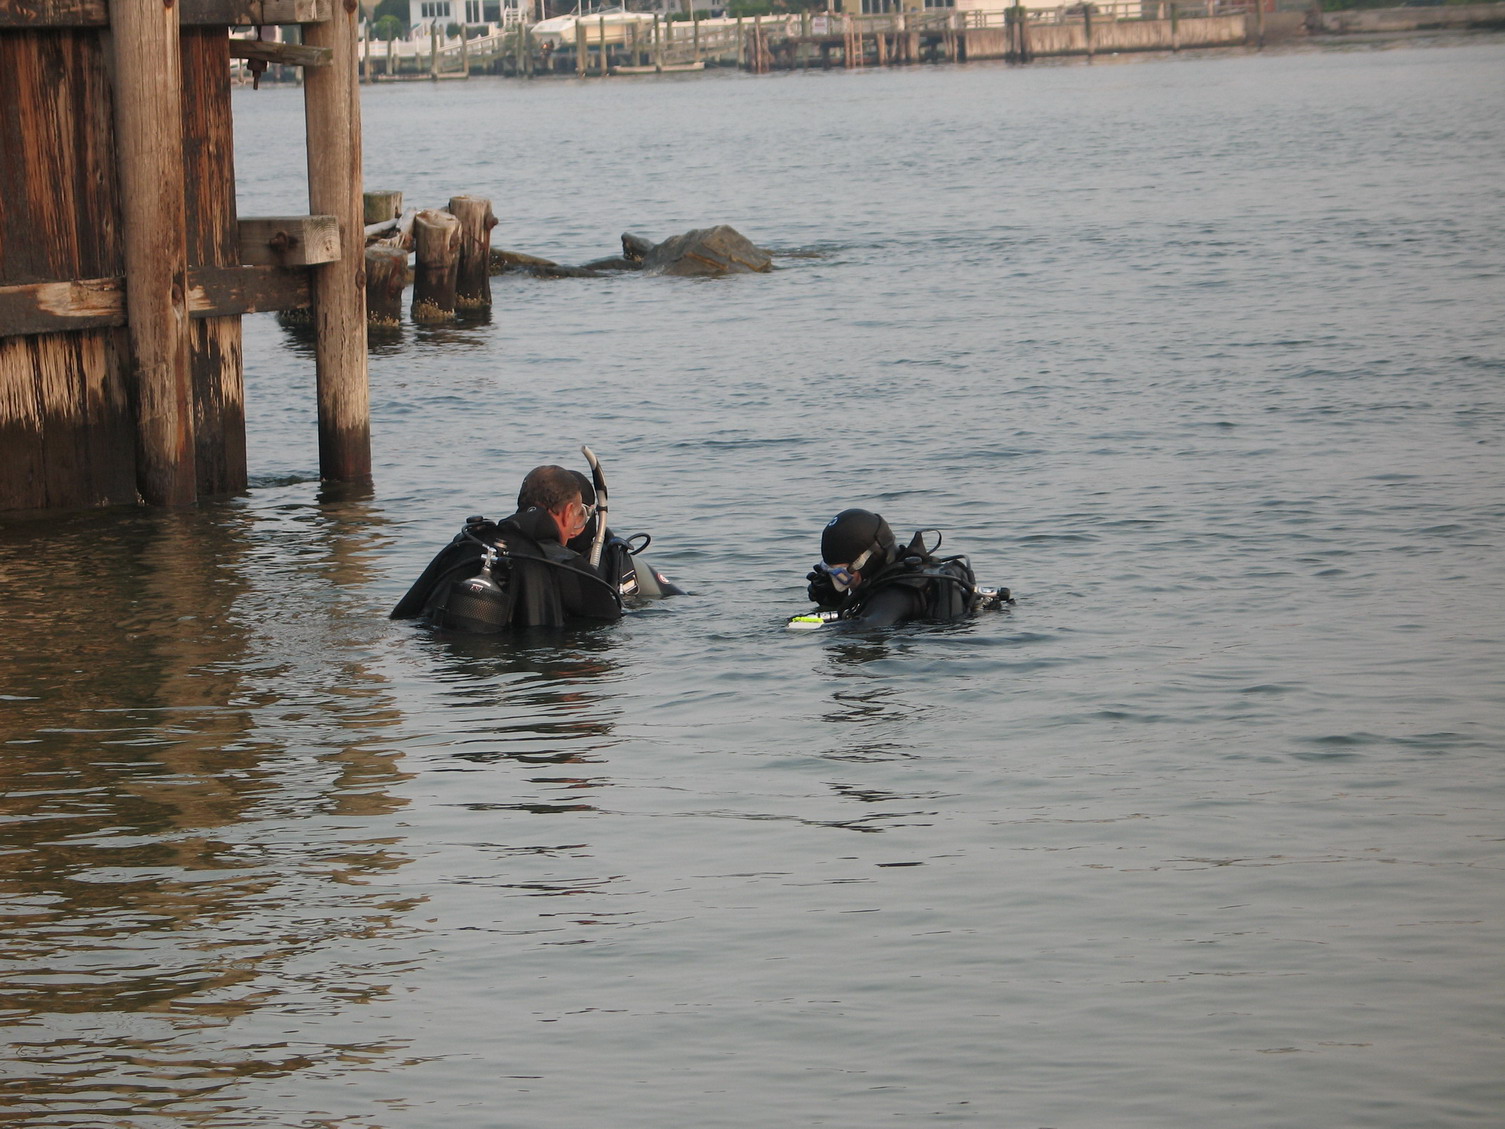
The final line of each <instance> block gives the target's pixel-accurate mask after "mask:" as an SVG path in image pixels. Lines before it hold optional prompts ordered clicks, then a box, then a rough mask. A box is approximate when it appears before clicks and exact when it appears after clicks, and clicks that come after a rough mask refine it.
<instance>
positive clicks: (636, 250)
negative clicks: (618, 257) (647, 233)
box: [622, 231, 653, 263]
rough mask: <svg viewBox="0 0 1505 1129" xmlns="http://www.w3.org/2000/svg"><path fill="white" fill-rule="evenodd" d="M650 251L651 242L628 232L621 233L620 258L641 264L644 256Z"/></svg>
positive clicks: (651, 247)
mask: <svg viewBox="0 0 1505 1129" xmlns="http://www.w3.org/2000/svg"><path fill="white" fill-rule="evenodd" d="M651 250H653V240H651V239H644V238H643V237H642V236H641V235H633V234H632V233H631V232H630V231H624V232H623V233H622V258H624V259H631V260H632V261H633V262H635V263H641V262H642V261H643V258H644V256H646V255H647V254H648V252H649V251H651Z"/></svg>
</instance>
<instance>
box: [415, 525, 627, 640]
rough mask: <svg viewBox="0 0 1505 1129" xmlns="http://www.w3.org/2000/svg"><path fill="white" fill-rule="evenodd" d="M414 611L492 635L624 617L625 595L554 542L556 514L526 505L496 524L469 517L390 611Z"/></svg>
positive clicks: (435, 622) (452, 626)
mask: <svg viewBox="0 0 1505 1129" xmlns="http://www.w3.org/2000/svg"><path fill="white" fill-rule="evenodd" d="M488 556H490V558H491V560H490V563H489V565H488V560H487V558H488ZM419 616H423V617H426V618H427V619H428V620H429V621H430V622H431V623H432V624H433V625H434V626H435V627H444V628H450V629H453V630H459V631H473V632H483V633H489V632H497V631H505V630H507V629H509V628H514V627H558V626H561V625H563V624H565V623H566V622H569V621H570V620H577V619H578V620H595V621H602V622H609V621H612V620H617V619H621V618H622V601H621V597H620V596H619V595H618V593H617V590H616V587H615V586H614V585H612V584H609V583H607V582H606V581H605V580H603V579H602V578H601V575H600V573H598V572H597V571H596V570H595V569H592V568H591V566H590V562H589V561H588V560H587V559H586V558H584V557H581V556H580V555H579V554H577V553H574V552H571V551H570V550H569V549H567V548H565V547H564V546H563V545H561V544H560V543H559V528H558V526H557V525H555V523H554V519H553V517H551V516H550V515H549V513H548V512H547V511H545V510H541V509H530V510H523V511H522V512H520V513H515V514H513V515H512V516H511V517H509V518H506V519H505V520H503V521H500V522H490V521H487V520H485V519H484V518H471V519H470V520H469V521H467V522H466V523H465V528H464V529H462V530H461V531H460V532H459V533H458V534H457V535H456V536H455V539H454V540H453V541H451V542H450V543H449V544H448V545H446V546H445V547H444V548H443V549H441V550H440V551H439V554H438V555H437V556H436V557H434V559H433V560H432V561H430V562H429V566H428V568H426V569H424V570H423V575H422V576H420V577H419V578H418V579H417V581H416V582H414V584H413V586H412V587H411V588H410V589H408V593H407V595H406V596H404V597H403V598H402V599H401V600H399V601H398V604H397V606H396V607H395V608H393V609H392V618H393V619H415V618H417V617H419Z"/></svg>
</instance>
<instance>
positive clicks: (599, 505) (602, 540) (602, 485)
mask: <svg viewBox="0 0 1505 1129" xmlns="http://www.w3.org/2000/svg"><path fill="white" fill-rule="evenodd" d="M580 453H581V454H582V455H584V456H585V461H586V462H588V463H590V465H591V480H592V481H593V482H594V483H595V485H596V538H595V540H594V541H592V542H591V554H590V563H591V568H600V567H601V550H602V546H604V545H605V544H606V475H604V474H603V473H602V472H601V460H600V459H598V458H596V452H594V451H592V450H591V449H590V448H589V447H587V446H585V444H583V443H582V444H581V445H580Z"/></svg>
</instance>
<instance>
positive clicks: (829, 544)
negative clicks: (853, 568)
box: [820, 510, 894, 564]
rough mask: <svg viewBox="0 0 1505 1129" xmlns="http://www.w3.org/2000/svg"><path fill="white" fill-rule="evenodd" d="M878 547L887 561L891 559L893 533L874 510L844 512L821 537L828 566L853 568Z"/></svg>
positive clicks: (823, 556)
mask: <svg viewBox="0 0 1505 1129" xmlns="http://www.w3.org/2000/svg"><path fill="white" fill-rule="evenodd" d="M875 547H876V548H877V549H878V550H879V554H880V555H881V556H883V557H884V558H885V559H886V558H888V557H891V556H892V555H893V549H894V532H893V530H891V529H890V528H889V527H888V522H886V521H884V520H883V519H882V518H881V517H879V516H878V515H877V514H875V513H873V512H872V511H871V510H842V511H841V513H839V514H837V515H836V516H835V517H833V518H832V519H831V520H830V522H828V523H827V525H826V528H825V532H823V533H822V534H821V535H820V558H821V560H823V561H825V562H826V563H827V564H851V563H852V562H853V561H855V560H856V559H857V558H858V557H860V556H861V555H862V554H863V553H865V552H867V551H868V550H869V549H872V548H875Z"/></svg>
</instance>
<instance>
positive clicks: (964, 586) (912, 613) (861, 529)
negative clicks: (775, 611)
mask: <svg viewBox="0 0 1505 1129" xmlns="http://www.w3.org/2000/svg"><path fill="white" fill-rule="evenodd" d="M926 533H935V535H936V539H935V544H933V545H931V546H929V547H928V548H927V547H926V545H925V534H926ZM940 544H941V536H940V533H939V532H938V531H936V530H923V529H922V530H920V531H918V532H916V533H915V535H914V537H913V538H912V539H911V540H910V542H909V544H908V545H906V546H903V547H902V548H901V547H900V546H899V544H898V542H897V541H896V540H895V539H894V533H893V530H891V529H890V528H889V527H888V522H886V521H884V520H883V518H881V517H880V516H879V515H877V514H875V513H873V512H871V511H869V510H858V509H852V510H842V511H841V513H839V514H837V515H836V516H835V517H833V518H832V519H831V520H830V522H829V523H828V524H827V525H826V528H825V531H824V532H823V533H822V534H821V538H820V555H821V560H820V562H819V563H818V564H816V566H815V568H814V570H812V571H811V572H810V574H809V575H808V576H807V577H806V578H805V579H807V580H808V581H809V582H810V589H809V592H810V599H811V600H812V601H814V602H815V603H816V604H819V605H820V607H821V608H822V609H824V610H823V611H821V612H819V613H817V614H815V615H805V616H795V617H794V618H793V619H792V620H790V626H791V627H802V626H819V625H820V624H823V623H830V622H833V621H837V620H840V621H848V622H851V623H853V624H856V625H859V626H863V627H887V626H889V625H890V624H895V623H902V622H904V621H906V620H924V621H928V622H932V623H945V622H948V621H950V620H955V619H960V618H961V617H962V616H965V615H970V614H971V613H972V612H974V611H977V610H979V609H980V608H985V607H999V606H1001V605H1003V604H1010V603H1013V599H1012V598H1011V597H1010V595H1009V590H1008V589H1007V588H996V589H994V588H980V587H978V584H977V579H976V577H975V576H974V575H973V574H972V566H971V565H970V564H969V563H968V562H967V558H966V557H964V556H960V555H958V556H951V557H937V556H936V555H935V550H936V549H938V548H939V547H940Z"/></svg>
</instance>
